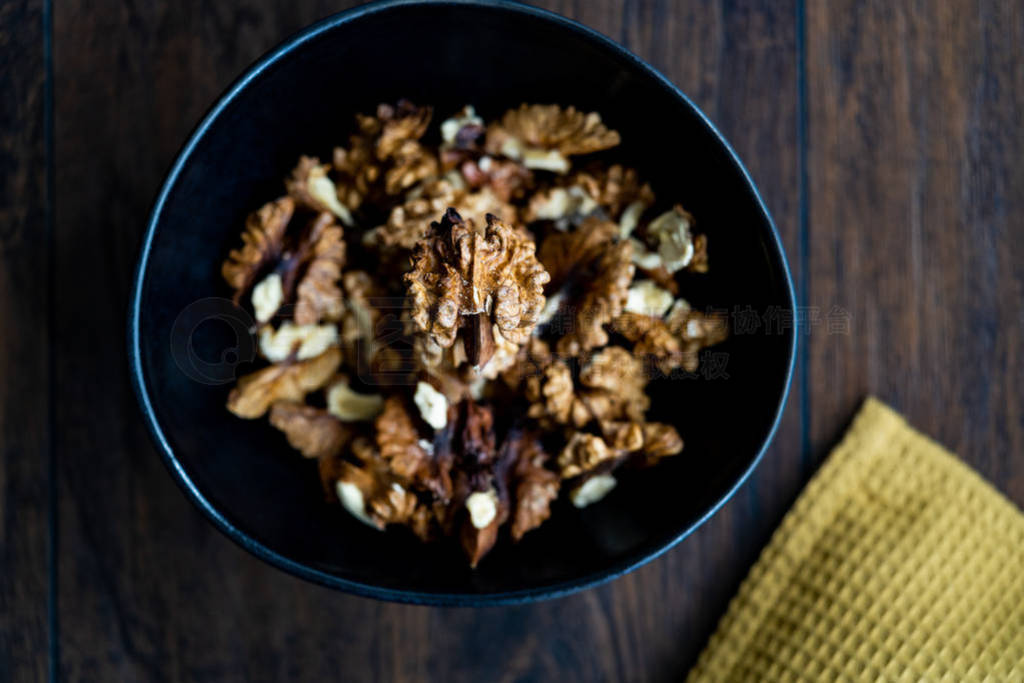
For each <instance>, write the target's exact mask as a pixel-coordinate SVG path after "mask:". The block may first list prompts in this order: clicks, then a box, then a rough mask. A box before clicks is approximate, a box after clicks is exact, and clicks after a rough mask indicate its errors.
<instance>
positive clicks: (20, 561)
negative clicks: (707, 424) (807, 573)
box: [0, 0, 1024, 682]
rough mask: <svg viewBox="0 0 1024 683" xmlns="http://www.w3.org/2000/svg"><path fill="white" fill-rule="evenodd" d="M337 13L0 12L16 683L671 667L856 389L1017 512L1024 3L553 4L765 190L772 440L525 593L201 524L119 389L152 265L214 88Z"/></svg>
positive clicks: (0, 497)
mask: <svg viewBox="0 0 1024 683" xmlns="http://www.w3.org/2000/svg"><path fill="white" fill-rule="evenodd" d="M351 4H353V3H351V2H344V1H342V2H321V1H318V0H292V1H289V2H279V1H278V0H244V1H225V2H200V1H199V0H181V1H176V2H118V1H117V0H96V1H94V2H84V1H82V0H57V1H56V2H52V4H51V0H7V1H6V2H4V3H3V5H2V6H0V93H2V97H0V112H2V116H0V192H2V193H0V283H2V285H0V325H2V327H0V330H2V332H0V434H2V442H0V508H2V514H3V524H2V526H0V679H3V680H15V681H23V680H25V681H28V680H42V679H44V678H46V677H47V676H48V674H49V675H54V676H57V677H59V678H61V679H68V680H75V681H77V680H96V681H114V680H147V681H148V680H154V681H157V680H167V681H207V680H209V681H213V680H246V681H260V680H279V679H284V680H331V679H335V678H339V677H340V676H341V675H342V674H343V673H347V674H348V676H346V677H345V678H346V679H349V680H359V679H369V678H371V677H373V678H379V679H382V680H412V679H419V678H426V677H431V678H436V679H437V680H442V681H457V680H468V681H474V682H475V681H484V680H525V679H546V680H598V679H605V680H616V679H621V680H668V679H676V678H678V677H679V676H680V675H682V674H684V673H685V672H686V671H687V669H688V668H689V666H690V665H691V664H692V662H693V661H694V658H695V657H696V655H697V654H698V652H699V651H700V649H701V648H702V647H703V645H704V643H705V641H706V639H707V638H708V636H709V634H710V633H711V631H712V629H713V627H714V625H715V622H716V621H717V619H718V618H719V617H720V616H721V614H722V612H723V610H724V609H725V607H726V605H727V603H728V600H729V598H730V597H731V596H732V595H733V593H734V591H735V590H736V588H737V586H738V584H739V582H740V580H741V579H742V578H743V576H744V574H745V573H746V571H747V569H748V568H749V567H750V565H751V563H752V562H753V561H754V559H755V558H756V557H757V554H758V552H759V550H760V549H761V548H762V547H763V546H764V544H765V543H766V541H767V540H768V538H769V535H770V534H771V532H772V529H774V528H775V526H776V525H777V524H778V522H779V520H780V519H781V518H782V516H783V514H784V513H785V512H786V510H787V508H788V507H789V505H790V504H791V503H792V501H793V500H794V498H795V497H796V496H797V494H798V492H799V491H800V489H801V487H802V486H803V485H804V483H805V482H806V481H807V479H808V478H809V477H810V476H811V474H812V473H813V471H814V469H815V467H816V466H817V464H818V463H819V462H820V461H821V460H822V458H823V457H824V456H825V455H826V453H827V452H828V449H829V447H830V446H831V445H832V444H833V443H834V442H835V440H836V438H837V437H838V435H839V434H840V433H841V432H842V430H843V429H844V427H845V426H846V424H847V423H848V421H849V419H850V418H851V416H852V414H853V412H854V411H855V410H856V408H857V406H858V404H859V403H860V401H861V400H862V399H863V398H864V396H865V395H867V394H869V393H874V394H876V395H878V396H879V397H881V398H882V399H884V400H886V401H888V402H890V403H892V404H893V405H894V406H895V407H896V408H898V409H899V410H901V411H903V412H904V413H905V414H906V415H907V416H908V417H909V419H910V420H911V422H912V423H913V424H915V425H916V426H917V427H919V428H920V429H922V430H924V431H925V432H926V433H928V434H930V435H932V436H934V437H935V438H936V439H937V440H938V441H940V442H941V443H943V444H945V445H946V446H948V447H949V448H951V449H953V450H954V451H956V452H957V453H959V454H960V455H961V456H962V457H963V458H964V459H965V460H966V461H967V462H968V463H970V464H971V465H972V466H973V467H975V468H976V469H977V470H978V471H979V472H980V473H981V474H982V475H983V476H984V477H986V478H987V479H988V480H989V481H991V482H993V483H994V484H995V485H996V486H997V487H998V488H999V489H1001V490H1002V491H1003V492H1005V493H1006V495H1007V496H1009V498H1010V499H1012V500H1013V501H1015V502H1016V503H1017V504H1018V505H1021V504H1024V390H1022V387H1024V313H1022V310H1024V309H1022V305H1024V126H1022V116H1024V114H1022V112H1024V50H1022V48H1021V46H1022V45H1024V9H1022V7H1021V5H1020V4H1019V3H1014V2H1005V1H1003V0H975V1H974V2H968V1H967V0H956V1H944V2H929V1H927V0H917V1H910V0H900V1H898V2H891V1H890V0H866V1H854V0H844V1H839V0H835V1H832V2H821V1H819V0H815V1H813V2H805V1H804V0H772V1H770V2H769V1H767V0H763V1H757V0H738V1H730V2H724V1H721V0H719V1H712V0H709V1H698V0H678V1H673V0H650V1H643V2H626V3H620V2H617V1H616V0H550V1H546V2H543V3H541V4H543V5H544V6H545V7H548V8H550V9H552V10H555V11H557V12H561V13H564V14H568V15H570V16H573V17H575V18H577V19H579V20H580V21H582V22H584V23H586V24H588V25H590V26H592V27H594V28H596V29H598V30H600V31H602V32H604V33H606V34H608V35H610V36H612V37H613V38H615V39H616V40H619V41H621V42H622V43H623V44H625V45H626V46H627V47H629V48H630V49H632V50H633V51H635V52H637V53H638V54H640V55H641V56H642V57H644V58H646V59H648V60H649V61H650V62H651V63H652V64H653V65H654V66H655V67H657V68H658V69H661V70H662V71H663V72H664V73H666V74H667V75H668V76H669V77H670V78H671V79H672V80H674V81H675V82H676V83H678V84H679V85H680V86H681V87H682V89H683V90H684V91H686V92H687V93H688V94H689V95H690V96H691V97H692V98H693V99H694V100H695V101H696V102H697V104H698V105H699V106H700V107H701V108H703V110H704V111H705V112H707V114H708V115H709V116H710V117H711V119H712V120H714V121H715V122H716V123H717V124H718V125H719V126H720V127H721V129H722V130H723V131H724V133H725V135H726V136H727V137H728V138H729V140H730V141H731V142H732V144H733V145H734V146H735V147H736V149H737V151H738V152H739V154H740V156H741V157H742V158H743V159H744V160H745V161H746V163H747V165H748V167H749V168H750V171H751V173H752V174H753V177H754V179H755V180H756V181H757V182H758V184H759V185H760V187H761V190H762V191H763V193H764V196H765V199H766V201H767V204H768V206H769V208H770V210H771V211H772V213H773V215H774V217H775V220H776V222H777V223H778V226H779V229H780V231H781V232H782V235H783V237H784V240H785V243H786V246H787V249H788V253H789V258H790V264H791V266H792V268H793V272H794V275H795V278H796V283H797V286H798V295H799V299H800V302H801V305H802V306H803V307H804V312H805V320H807V321H809V324H808V325H807V326H806V327H805V328H804V329H803V330H802V331H801V341H802V347H801V354H800V364H799V367H798V369H797V374H796V376H795V378H794V384H793V391H792V394H791V396H790V400H789V405H788V408H787V410H786V414H785V418H784V421H783V423H782V427H781V430H780V431H779V434H778V437H777V438H776V440H775V444H774V446H773V447H772V448H771V450H770V451H769V452H768V454H767V456H766V457H765V459H764V461H763V462H762V464H761V466H760V468H759V469H758V470H757V472H756V473H755V474H754V476H753V477H752V479H751V480H750V481H749V482H748V483H747V484H746V485H745V486H744V487H743V488H742V489H740V491H739V493H738V494H737V495H736V496H735V497H734V498H733V499H732V501H731V502H730V503H729V504H728V505H726V506H725V508H724V509H723V510H722V511H721V512H719V513H718V514H717V515H716V516H715V517H714V518H713V519H712V520H711V521H710V522H708V523H707V524H705V525H704V526H703V527H702V528H701V529H700V530H699V531H698V532H697V533H695V534H694V535H693V536H692V537H690V538H689V539H688V540H686V541H685V542H684V543H682V544H681V545H679V546H678V547H677V548H675V549H674V550H672V551H671V552H669V553H668V554H666V555H665V556H664V557H662V558H660V559H658V560H656V561H655V562H653V563H651V564H649V565H648V566H646V567H644V568H642V569H640V570H638V571H636V572H634V573H633V574H632V575H630V576H627V577H625V578H623V579H620V580H618V581H615V582H613V583H611V584H610V585H606V586H603V587H601V588H598V589H596V590H590V591H586V592H584V593H581V594H578V595H574V596H571V597H568V598H564V599H560V600H555V601H551V602H545V603H541V604H536V605H526V606H521V607H508V608H493V609H483V610H469V609H437V608H422V607H413V606H401V605H392V604H385V603H380V602H374V601H371V600H364V599H360V598H356V597H350V596H347V595H343V594H340V593H335V592H331V591H329V590H326V589H323V588H320V587H317V586H313V585H310V584H307V583H304V582H302V581H300V580H298V579H294V578H292V577H290V576H287V575H285V574H283V573H282V572H280V571H278V570H276V569H272V568H271V567H269V566H267V565H265V564H263V563H261V562H259V561H258V560H256V559H255V558H253V557H252V556H250V555H248V554H247V553H246V552H244V551H243V550H241V549H240V548H239V547H237V546H236V545H235V544H233V543H232V542H230V541H229V540H228V539H226V538H225V537H224V536H222V535H221V534H220V533H218V532H217V531H215V530H214V529H213V527H212V526H211V525H210V524H208V523H207V522H206V520H205V519H203V518H202V517H201V515H200V514H199V512H198V511H197V510H196V509H194V508H193V507H192V505H191V504H190V503H189V502H188V501H186V499H185V498H184V496H183V495H182V494H181V492H180V491H179V490H178V488H177V487H176V486H175V484H174V483H173V481H172V480H171V478H170V477H169V476H168V474H167V472H166V471H165V469H164V466H163V464H162V463H161V462H160V460H159V458H157V457H156V455H155V454H154V452H153V448H152V447H151V445H150V442H149V439H148V437H147V435H146V433H145V430H144V428H143V426H142V422H141V420H140V419H139V417H138V413H137V410H136V405H135V400H134V397H133V396H132V393H131V390H130V388H129V386H128V382H127V379H126V374H127V373H126V361H125V351H124V344H123V336H124V319H125V318H124V310H125V305H126V299H127V296H128V288H129V282H130V278H131V272H132V266H133V263H134V261H135V255H136V248H137V245H138V242H139V237H140V235H141V232H142V228H143V224H144V221H145V218H146V215H147V212H148V211H149V207H150V203H151V201H152V200H153V197H154V195H155V192H156V190H157V187H158V185H159V183H160V181H161V177H162V176H163V173H164V171H165V170H166V169H167V167H168V165H169V164H170V162H171V160H172V158H173V157H174V155H175V154H176V152H177V149H178V147H179V145H180V144H181V143H182V142H183V140H184V139H185V137H186V135H187V134H188V132H189V130H190V129H191V127H192V126H193V125H194V124H195V123H196V121H198V119H199V117H200V116H201V115H202V113H203V112H204V110H205V109H206V108H207V107H208V106H209V105H210V104H211V103H212V102H213V100H214V99H215V98H216V97H217V95H218V94H219V93H220V92H221V90H222V89H223V88H224V87H225V86H226V85H227V84H228V83H229V82H230V81H231V80H232V79H233V78H234V77H235V76H236V75H238V74H239V73H240V72H241V71H242V69H244V68H245V66H246V65H248V64H249V63H250V62H252V61H253V60H254V59H255V58H256V57H258V56H259V55H260V54H261V53H263V52H264V51H265V50H267V49H268V48H270V47H271V46H273V45H274V44H276V43H278V42H279V41H280V40H282V39H283V38H284V37H285V36H287V35H289V34H290V33H291V32H293V31H295V30H297V29H299V28H301V27H302V26H304V25H306V24H308V23H310V22H312V21H314V20H316V19H318V18H320V17H322V16H325V15H326V14H328V13H330V12H332V11H335V10H337V9H342V8H344V7H345V6H348V5H351ZM741 420H742V416H737V422H738V423H740V422H741Z"/></svg>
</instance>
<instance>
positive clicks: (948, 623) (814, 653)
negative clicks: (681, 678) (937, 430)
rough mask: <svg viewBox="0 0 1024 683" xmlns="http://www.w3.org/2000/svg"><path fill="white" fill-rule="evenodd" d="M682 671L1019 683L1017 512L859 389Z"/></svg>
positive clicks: (1021, 552)
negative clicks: (854, 410)
mask: <svg viewBox="0 0 1024 683" xmlns="http://www.w3.org/2000/svg"><path fill="white" fill-rule="evenodd" d="M688 680H689V681H692V682H699V681H819V680H854V681H860V680H865V681H867V680H870V681H880V680H881V681H969V680H977V681H982V680H985V681H1024V516H1022V515H1021V513H1020V511H1019V510H1018V509H1017V508H1016V507H1014V505H1013V504H1012V503H1010V502H1009V501H1008V500H1007V499H1006V498H1004V497H1003V496H1002V495H1001V494H1000V493H999V492H998V491H996V490H995V489H994V488H992V486H990V485H989V484H988V483H986V482H985V481H984V480H982V479H981V477H979V476H978V475H977V474H976V473H975V472H974V471H973V470H971V469H970V468H968V467H967V466H966V465H965V464H964V463H963V462H961V461H960V460H959V459H957V458H956V457H955V456H954V455H952V454H951V453H949V452H948V451H947V450H945V449H944V448H942V447H941V446H939V445H938V444H936V443H935V442H933V441H931V440H930V439H928V438H927V437H925V436H923V435H922V434H920V433H918V432H917V431H915V430H914V429H913V428H911V427H910V426H909V425H908V424H907V423H906V422H905V421H904V419H903V418H902V417H901V416H900V415H899V414H897V413H896V412H895V411H893V410H892V409H891V408H889V407H887V406H886V405H884V404H883V403H881V402H879V401H878V400H876V399H874V398H868V399H867V400H866V401H865V403H864V405H863V407H862V408H861V410H860V412H859V413H858V415H857V417H856V418H855V419H854V422H853V424H852V425H851V427H850V429H849V430H848V431H847V433H846V435H845V436H844V437H843V440H842V441H841V443H840V444H839V445H838V446H837V447H836V448H835V449H834V450H833V451H832V453H831V454H830V455H829V457H828V458H827V460H826V461H825V463H824V464H823V465H822V466H821V469H820V470H819V471H818V472H817V474H815V475H814V477H813V478H812V479H811V481H810V483H809V484H808V485H807V487H806V488H805V489H804V491H803V493H801V495H800V497H799V499H798V500H797V502H796V503H795V504H794V506H793V508H792V509H791V510H790V511H789V512H788V513H787V515H786V517H785V519H784V520H783V522H782V524H781V526H780V527H779V528H778V529H777V530H776V532H775V534H774V535H773V536H772V539H771V541H770V542H769V544H768V546H767V547H766V548H765V550H764V551H763V552H762V554H761V556H760V558H759V559H758V561H757V562H756V563H755V565H754V567H753V568H752V569H751V570H750V573H749V575H748V576H747V578H746V579H745V580H744V582H743V584H742V586H741V587H740V591H739V593H738V594H737V595H736V597H735V598H733V601H732V603H731V604H730V606H729V608H728V611H727V612H726V614H725V616H724V617H723V618H722V620H721V622H720V623H719V625H718V629H717V632H716V633H715V634H714V635H713V636H712V637H711V640H710V642H709V643H708V645H707V647H706V649H705V651H704V653H703V654H702V655H701V657H700V659H699V660H698V663H697V665H696V667H695V668H694V669H693V671H691V672H690V675H689V679H688Z"/></svg>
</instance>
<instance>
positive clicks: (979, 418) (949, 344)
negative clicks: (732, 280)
mask: <svg viewBox="0 0 1024 683" xmlns="http://www.w3.org/2000/svg"><path fill="white" fill-rule="evenodd" d="M807 23H808V29H809V31H808V62H807V63H808V92H809V93H811V98H810V110H809V115H810V116H809V138H808V139H809V146H808V158H809V173H810V178H811V184H810V193H809V198H810V224H811V226H812V230H811V245H810V250H811V255H812V258H811V262H812V264H813V265H812V267H811V272H810V300H811V301H813V302H814V303H815V304H817V305H818V306H820V307H821V308H822V309H823V310H825V311H827V310H828V309H829V307H831V306H833V305H839V306H841V307H843V308H845V309H847V310H849V311H850V313H851V324H850V331H849V334H838V335H829V334H827V333H826V330H825V329H824V328H822V329H818V330H816V331H815V334H813V335H812V347H811V358H812V365H811V377H812V378H813V385H812V390H811V392H810V398H811V401H810V403H811V406H812V409H811V420H810V429H811V434H812V438H813V443H814V446H815V448H814V452H815V453H816V454H818V455H819V456H821V455H823V454H824V453H825V452H826V448H827V446H828V445H829V444H830V443H831V442H832V441H833V440H834V439H835V437H836V435H837V434H838V431H839V430H840V429H842V428H843V426H844V421H845V420H846V419H848V417H849V416H850V415H851V414H852V412H853V410H854V409H855V407H856V406H857V404H858V403H859V402H860V401H861V399H862V398H863V397H864V395H865V394H867V393H874V394H876V395H878V396H879V397H880V398H882V399H883V400H885V401H888V402H889V403H891V404H892V405H894V406H895V407H896V408H897V409H899V410H901V411H902V412H903V413H904V414H905V415H906V416H907V417H908V418H909V419H910V422H911V423H912V424H914V425H915V426H916V427H918V428H920V429H921V430H923V431H924V432H926V433H927V434H929V435H931V436H933V437H934V438H935V439H937V440H938V441H939V442H941V443H943V444H944V445H946V446H947V447H949V448H951V449H952V450H953V451H955V452H956V453H958V454H959V455H960V456H961V457H962V458H963V459H964V460H966V461H967V462H968V463H970V464H971V465H972V466H973V467H975V468H976V469H977V470H978V472H979V473H980V474H981V475H982V476H984V477H985V478H986V479H988V480H989V481H992V482H994V483H995V484H996V486H997V487H998V488H1000V489H1002V490H1003V491H1004V492H1005V493H1006V494H1007V495H1008V496H1009V497H1010V498H1011V500H1013V501H1015V502H1016V503H1017V504H1018V505H1022V504H1024V460H1022V454H1024V401H1022V396H1024V393H1022V389H1021V387H1022V386H1024V356H1022V350H1024V315H1022V313H1021V311H1022V307H1021V306H1022V302H1024V244H1022V238H1024V217H1022V216H1024V166H1022V165H1021V160H1022V159H1024V129H1022V127H1021V125H1020V122H1021V120H1020V112H1021V111H1022V109H1024V60H1022V59H1021V53H1020V46H1021V44H1024V8H1022V7H1021V5H1020V4H1019V3H1002V2H978V3H974V2H944V3H931V2H901V3H891V2H884V1H881V0H879V1H878V2H834V3H827V4H826V3H810V4H809V5H808V22H807Z"/></svg>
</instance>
